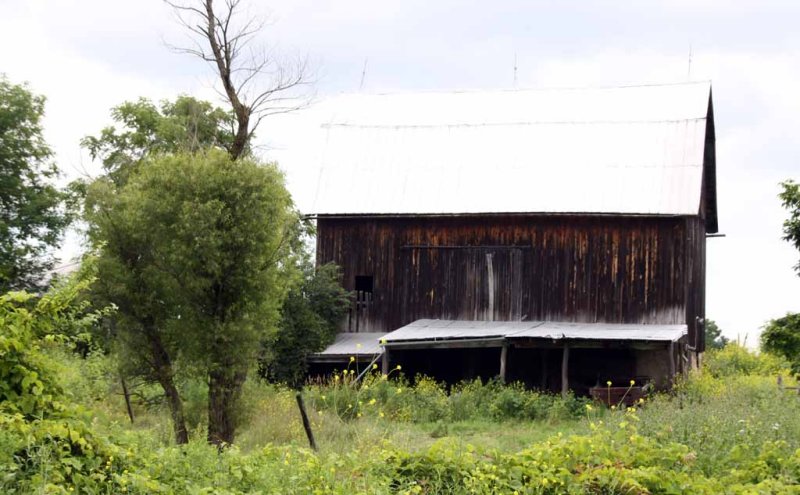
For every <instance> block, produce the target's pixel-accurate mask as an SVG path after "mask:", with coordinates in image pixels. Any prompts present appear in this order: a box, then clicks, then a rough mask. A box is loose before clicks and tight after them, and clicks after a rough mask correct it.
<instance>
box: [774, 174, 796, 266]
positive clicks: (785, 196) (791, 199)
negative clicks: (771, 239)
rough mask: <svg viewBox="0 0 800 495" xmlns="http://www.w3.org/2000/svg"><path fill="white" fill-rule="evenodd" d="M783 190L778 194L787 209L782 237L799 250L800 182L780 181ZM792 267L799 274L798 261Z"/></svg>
mask: <svg viewBox="0 0 800 495" xmlns="http://www.w3.org/2000/svg"><path fill="white" fill-rule="evenodd" d="M781 187H782V188H783V190H782V191H781V193H780V194H779V195H778V197H779V198H780V199H781V204H782V205H783V207H784V208H786V209H787V210H789V218H787V219H786V220H784V222H783V239H784V240H786V241H789V242H790V243H792V245H794V247H796V248H797V249H798V250H800V184H797V183H796V182H794V181H792V180H787V181H785V182H782V183H781ZM794 269H795V270H796V271H797V272H798V274H800V262H798V263H797V264H796V265H795V266H794Z"/></svg>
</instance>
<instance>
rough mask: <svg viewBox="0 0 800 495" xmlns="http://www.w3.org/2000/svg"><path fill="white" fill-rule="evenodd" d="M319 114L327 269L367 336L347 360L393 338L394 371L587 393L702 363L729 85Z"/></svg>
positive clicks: (315, 206)
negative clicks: (715, 98) (719, 121)
mask: <svg viewBox="0 0 800 495" xmlns="http://www.w3.org/2000/svg"><path fill="white" fill-rule="evenodd" d="M320 115H324V117H323V118H320V119H319V120H318V123H319V126H318V129H317V134H318V136H319V140H318V145H317V146H314V147H313V148H314V151H313V153H309V154H308V155H307V160H308V163H307V164H310V165H311V166H313V167H314V170H315V173H314V177H315V183H314V190H313V191H311V192H310V205H311V206H310V210H311V212H312V213H313V215H314V217H315V218H316V222H317V254H316V255H317V261H318V263H320V264H322V263H328V262H333V263H336V264H337V265H339V266H340V267H341V270H342V277H343V278H342V282H343V284H344V286H345V288H347V289H349V290H351V291H353V293H354V300H353V303H352V308H351V310H350V314H349V316H348V318H347V320H346V321H345V322H344V323H343V328H342V332H343V333H345V334H350V333H357V334H363V336H359V337H355V338H354V337H350V336H347V335H343V336H340V338H339V339H337V343H335V344H334V350H336V352H338V353H339V354H338V355H340V356H341V357H344V356H346V355H348V354H349V355H356V354H359V349H360V348H361V347H363V345H364V343H365V342H367V340H368V341H369V342H370V343H372V341H374V340H378V342H379V344H380V346H379V348H378V350H377V351H371V352H373V353H372V354H371V355H370V356H369V358H370V359H369V360H368V361H370V362H371V361H375V360H379V361H380V362H381V365H382V366H383V368H384V370H388V369H389V368H391V367H394V366H396V365H398V364H401V365H402V367H403V370H404V371H405V372H406V373H407V374H409V375H414V374H416V373H425V374H427V375H430V376H433V377H435V378H438V379H442V380H447V381H450V382H452V381H457V380H460V379H465V378H474V377H482V378H490V377H494V376H499V377H500V378H501V379H503V380H514V381H521V382H524V383H526V384H527V385H529V386H532V387H539V388H543V389H549V390H561V391H564V392H566V391H567V390H574V391H575V392H576V393H579V394H588V393H590V392H591V391H592V390H593V387H594V388H596V387H597V386H598V385H599V384H602V385H603V386H604V384H605V383H606V382H607V381H612V383H615V384H617V383H619V384H622V383H625V384H627V383H629V381H630V380H634V381H635V382H636V385H637V386H641V385H644V384H645V383H653V384H655V385H656V386H659V387H664V386H667V385H669V383H670V380H671V379H672V378H673V377H674V376H675V375H676V374H678V373H681V372H685V371H686V370H688V369H689V368H690V367H692V366H696V365H697V363H698V360H699V359H700V356H701V355H702V353H703V351H704V330H703V322H704V318H705V269H706V263H705V261H706V258H705V257H706V238H707V237H709V236H713V235H715V234H716V233H717V232H718V225H717V207H716V205H717V202H716V158H715V135H714V112H713V104H712V98H711V85H710V83H708V82H697V83H694V82H693V83H682V84H669V85H642V86H629V87H608V88H570V89H537V90H507V91H464V92H428V93H405V94H380V95H363V94H361V95H346V96H341V97H338V98H334V99H332V100H331V101H328V102H326V103H324V104H322V105H321V113H320ZM359 339H361V340H364V339H367V340H365V341H364V342H362V343H361V345H360V346H359V347H355V346H354V345H350V346H349V347H348V344H347V342H351V343H353V342H357V341H359ZM351 347H352V348H351ZM333 356H334V354H332V353H331V352H327V351H323V352H322V353H320V354H318V355H315V356H313V357H312V361H314V360H316V361H319V360H325V359H327V360H328V361H326V362H331V358H332V357H333Z"/></svg>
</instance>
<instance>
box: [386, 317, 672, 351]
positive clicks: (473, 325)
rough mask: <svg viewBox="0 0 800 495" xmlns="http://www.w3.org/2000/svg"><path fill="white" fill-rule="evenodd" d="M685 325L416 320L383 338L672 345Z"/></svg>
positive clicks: (397, 340) (401, 340)
mask: <svg viewBox="0 0 800 495" xmlns="http://www.w3.org/2000/svg"><path fill="white" fill-rule="evenodd" d="M686 334H687V328H686V325H655V324H647V325H643V324H632V323H575V322H543V321H525V322H501V321H458V320H417V321H415V322H414V323H411V324H409V325H406V326H404V327H402V328H399V329H397V330H395V331H393V332H391V333H389V334H386V335H385V336H383V339H384V341H385V342H386V343H387V344H388V345H392V344H400V343H404V342H420V341H457V340H463V339H505V340H514V339H552V340H562V339H575V340H615V341H645V342H647V341H649V342H675V341H678V340H679V339H681V338H682V337H683V336H684V335H686Z"/></svg>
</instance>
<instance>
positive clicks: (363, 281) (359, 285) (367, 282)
mask: <svg viewBox="0 0 800 495" xmlns="http://www.w3.org/2000/svg"><path fill="white" fill-rule="evenodd" d="M356 291H357V292H369V293H370V294H371V293H372V275H356Z"/></svg>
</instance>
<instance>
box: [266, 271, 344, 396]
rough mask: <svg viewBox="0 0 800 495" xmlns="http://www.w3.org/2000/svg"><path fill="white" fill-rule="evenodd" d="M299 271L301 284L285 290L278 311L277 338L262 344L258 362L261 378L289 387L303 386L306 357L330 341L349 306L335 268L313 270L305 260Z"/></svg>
mask: <svg viewBox="0 0 800 495" xmlns="http://www.w3.org/2000/svg"><path fill="white" fill-rule="evenodd" d="M301 270H302V281H301V283H299V284H297V285H296V286H295V287H293V288H291V289H290V290H289V292H288V294H287V295H286V300H285V301H284V303H283V307H282V308H281V319H280V323H279V324H278V328H279V330H278V334H277V337H276V339H275V340H274V341H268V342H264V344H263V355H262V357H261V358H260V360H259V361H260V373H261V376H262V377H264V378H266V379H267V380H270V381H275V382H281V383H286V384H288V385H290V386H292V387H299V386H300V385H301V384H302V383H303V380H304V379H305V374H306V371H307V368H308V365H307V362H306V359H307V357H308V355H309V354H310V353H313V352H318V351H321V350H322V349H324V348H325V347H326V346H327V345H330V344H331V343H332V342H333V339H334V338H335V336H336V333H337V331H338V330H339V323H340V322H341V320H342V318H344V316H345V315H346V314H347V310H348V308H349V305H350V294H349V293H348V292H347V291H346V290H344V289H343V288H342V286H341V284H340V282H339V279H340V273H339V269H338V267H337V266H336V265H333V264H327V265H323V266H321V267H319V268H318V269H315V268H314V266H313V264H312V263H311V262H310V261H308V260H306V261H305V263H303V266H302V267H301Z"/></svg>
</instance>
